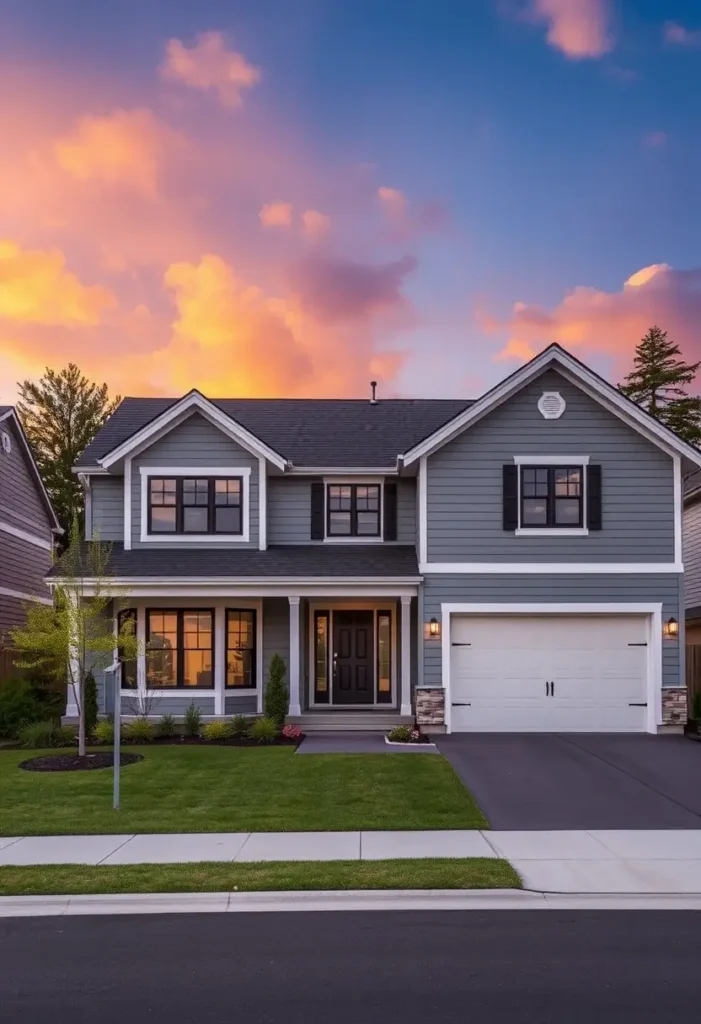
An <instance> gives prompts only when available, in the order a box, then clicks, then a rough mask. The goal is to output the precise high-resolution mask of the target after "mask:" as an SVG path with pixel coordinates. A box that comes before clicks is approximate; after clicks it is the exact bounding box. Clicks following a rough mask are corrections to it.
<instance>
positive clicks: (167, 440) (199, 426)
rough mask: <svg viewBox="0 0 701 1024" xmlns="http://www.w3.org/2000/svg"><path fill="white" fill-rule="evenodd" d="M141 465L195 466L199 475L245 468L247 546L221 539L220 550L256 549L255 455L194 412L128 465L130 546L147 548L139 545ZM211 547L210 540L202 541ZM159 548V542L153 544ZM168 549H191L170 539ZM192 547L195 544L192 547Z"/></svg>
mask: <svg viewBox="0 0 701 1024" xmlns="http://www.w3.org/2000/svg"><path fill="white" fill-rule="evenodd" d="M142 466H173V467H178V466H197V467H199V468H201V469H202V471H203V472H205V471H206V470H207V468H208V467H209V468H216V467H221V466H232V467H237V468H238V467H249V468H250V470H251V474H250V477H249V480H248V486H249V487H250V505H249V516H250V518H249V523H250V530H249V541H248V544H244V543H243V542H240V541H237V542H235V543H232V542H230V541H225V540H223V541H222V542H221V546H222V547H247V546H248V547H258V504H259V502H258V490H259V488H258V459H257V457H256V456H255V455H251V453H250V452H248V451H246V449H245V448H242V447H241V445H239V444H236V442H235V441H232V440H231V439H230V438H228V437H227V436H226V435H225V434H223V433H222V432H221V431H220V430H219V429H218V428H217V427H215V426H213V425H212V424H211V423H210V422H209V421H208V420H206V419H205V418H204V417H203V416H200V414H199V413H194V414H193V415H192V416H190V417H189V418H188V419H186V420H185V421H184V422H183V423H181V424H180V425H179V426H177V427H174V428H173V430H171V431H170V432H169V433H168V434H166V435H165V437H162V438H161V440H160V441H156V442H155V443H154V444H152V445H151V447H150V448H147V449H146V451H145V452H144V453H143V454H142V455H140V456H139V457H138V458H135V459H134V460H133V463H132V546H133V547H135V548H136V547H148V546H149V544H148V542H147V543H146V544H145V545H142V544H141V539H140V538H141V472H140V469H141V467H142ZM206 544H207V547H208V548H209V547H211V546H212V542H211V541H207V542H206ZM152 546H153V547H163V542H158V543H157V544H153V545H152ZM169 546H170V547H180V546H183V547H192V546H193V542H191V541H187V542H183V541H179V540H178V538H176V537H173V538H172V539H171V541H170V545H169ZM195 546H196V545H195Z"/></svg>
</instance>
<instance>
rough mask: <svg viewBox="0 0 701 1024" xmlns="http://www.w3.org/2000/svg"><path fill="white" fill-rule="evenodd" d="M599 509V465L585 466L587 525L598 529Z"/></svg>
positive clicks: (600, 514) (600, 515)
mask: <svg viewBox="0 0 701 1024" xmlns="http://www.w3.org/2000/svg"><path fill="white" fill-rule="evenodd" d="M602 518H603V517H602V511H601V466H587V526H588V527H589V529H590V530H600V529H601V525H602Z"/></svg>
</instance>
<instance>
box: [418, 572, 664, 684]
mask: <svg viewBox="0 0 701 1024" xmlns="http://www.w3.org/2000/svg"><path fill="white" fill-rule="evenodd" d="M680 580H681V577H680V576H678V575H676V574H675V573H664V574H660V575H656V576H646V575H642V574H641V575H635V576H624V575H610V576H598V575H594V574H587V575H579V576H575V575H573V576H568V575H566V574H564V573H563V574H561V575H560V574H558V575H554V576H550V575H545V574H543V575H541V574H539V573H534V574H532V575H521V576H511V575H507V574H504V575H502V574H501V573H498V574H495V575H490V576H483V575H475V576H463V575H459V574H455V575H429V576H426V578H425V582H424V618H425V620H426V621H427V622H428V621H429V620H430V619H431V617H432V616H435V617H436V618H437V619H438V620H439V621H440V619H441V604H442V603H454V604H460V603H463V604H480V603H485V604H490V603H493V604H497V603H503V604H511V603H513V604H519V603H524V604H554V603H557V602H561V603H563V604H566V603H568V602H571V603H578V604H585V603H588V604H598V603H604V602H610V603H615V602H621V603H633V602H635V603H640V604H645V603H658V602H660V601H661V602H662V618H663V621H664V620H666V619H668V618H669V617H670V616H672V615H673V616H674V618H675V619H677V620H679V619H680V609H679V594H680ZM680 642H681V641H678V640H663V643H662V685H663V686H679V685H680V658H679V646H680ZM441 681H442V676H441V641H440V640H426V641H425V644H424V683H425V684H426V685H431V686H436V685H441ZM681 685H683V681H682V683H681Z"/></svg>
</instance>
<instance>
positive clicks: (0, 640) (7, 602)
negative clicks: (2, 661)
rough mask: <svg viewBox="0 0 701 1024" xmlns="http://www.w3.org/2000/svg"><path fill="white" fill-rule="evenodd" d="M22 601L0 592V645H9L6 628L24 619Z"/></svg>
mask: <svg viewBox="0 0 701 1024" xmlns="http://www.w3.org/2000/svg"><path fill="white" fill-rule="evenodd" d="M26 615H27V613H26V611H25V607H24V603H23V602H22V601H20V600H19V599H18V598H16V597H7V596H6V595H5V594H0V647H3V646H7V647H9V646H10V643H11V641H10V637H9V635H8V630H9V629H10V627H11V626H21V625H22V624H23V623H24V621H25V619H26Z"/></svg>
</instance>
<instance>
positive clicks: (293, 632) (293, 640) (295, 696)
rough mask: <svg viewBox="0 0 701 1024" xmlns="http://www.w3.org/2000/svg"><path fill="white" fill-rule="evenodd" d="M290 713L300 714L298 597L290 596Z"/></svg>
mask: <svg viewBox="0 0 701 1024" xmlns="http://www.w3.org/2000/svg"><path fill="white" fill-rule="evenodd" d="M288 600H289V602H290V666H289V668H290V714H291V715H301V714H302V708H301V705H300V700H299V677H300V671H299V668H300V665H299V597H290V598H289V599H288Z"/></svg>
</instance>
